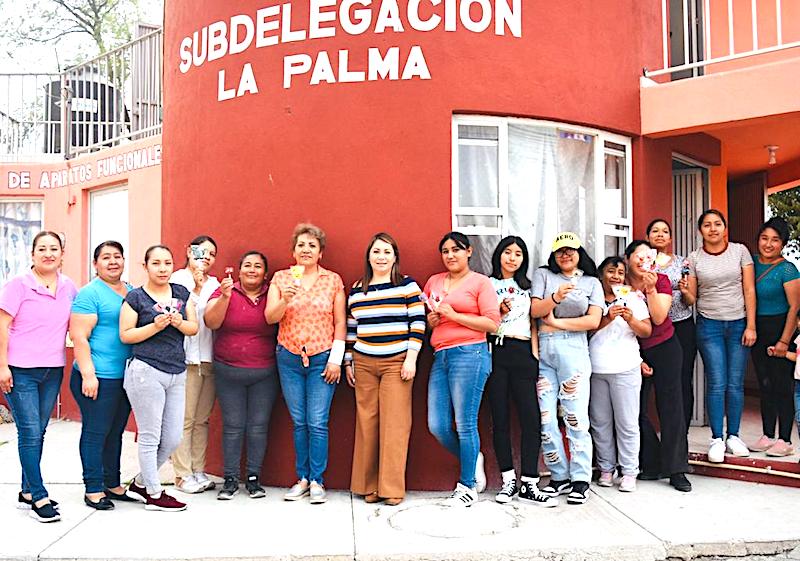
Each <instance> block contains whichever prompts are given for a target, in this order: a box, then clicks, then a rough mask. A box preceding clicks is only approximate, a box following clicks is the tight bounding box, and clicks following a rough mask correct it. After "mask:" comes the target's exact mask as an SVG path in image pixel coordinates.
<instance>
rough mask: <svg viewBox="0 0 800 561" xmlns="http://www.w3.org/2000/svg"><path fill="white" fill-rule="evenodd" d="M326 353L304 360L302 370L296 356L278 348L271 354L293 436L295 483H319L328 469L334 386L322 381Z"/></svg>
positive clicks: (301, 363) (279, 346) (327, 354)
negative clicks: (275, 364)
mask: <svg viewBox="0 0 800 561" xmlns="http://www.w3.org/2000/svg"><path fill="white" fill-rule="evenodd" d="M329 355H330V351H325V352H323V353H319V354H316V355H314V356H310V357H308V361H309V364H308V366H307V367H306V366H303V360H302V358H301V357H300V355H296V354H293V353H291V352H289V351H287V350H286V349H285V348H284V347H282V346H281V345H278V348H277V349H276V351H275V357H276V358H277V362H278V374H279V375H280V379H281V389H282V390H283V398H284V400H285V401H286V407H287V408H288V409H289V415H291V417H292V425H293V433H294V454H295V469H296V470H297V478H298V479H308V480H309V481H316V482H317V483H319V484H322V483H323V474H324V473H325V470H326V469H327V468H328V418H329V416H330V410H331V401H333V392H335V391H336V384H328V383H327V382H325V378H323V376H322V375H323V373H324V372H325V365H327V364H328V356H329Z"/></svg>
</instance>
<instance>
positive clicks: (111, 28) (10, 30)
mask: <svg viewBox="0 0 800 561" xmlns="http://www.w3.org/2000/svg"><path fill="white" fill-rule="evenodd" d="M14 1H15V0H0V13H4V14H10V16H9V17H8V18H7V20H6V21H5V22H4V24H3V26H2V28H0V38H2V39H3V40H4V41H5V42H6V43H8V44H10V45H13V46H14V47H15V48H24V47H26V46H30V45H36V44H58V42H59V41H61V40H62V39H64V38H65V37H68V36H71V35H82V36H84V37H86V38H87V39H90V41H87V42H85V44H86V45H87V47H84V48H82V49H80V50H79V52H78V53H76V54H75V56H74V58H73V60H66V61H62V64H63V65H65V66H71V65H73V64H76V63H78V62H80V61H81V60H86V59H88V58H92V57H94V56H97V55H99V54H102V53H104V52H106V51H108V50H110V49H113V48H114V47H116V46H119V45H121V44H123V43H126V42H128V41H130V40H131V38H132V37H131V33H132V30H133V24H134V23H135V22H136V20H137V18H138V16H139V2H140V0H26V7H25V10H24V11H20V10H17V9H11V5H12V2H14ZM81 43H82V44H84V42H83V41H82V42H81ZM9 54H11V53H9Z"/></svg>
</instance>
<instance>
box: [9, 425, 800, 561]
mask: <svg viewBox="0 0 800 561" xmlns="http://www.w3.org/2000/svg"><path fill="white" fill-rule="evenodd" d="M79 433H80V424H78V423H71V422H54V423H51V425H50V428H49V429H48V434H47V438H46V444H45V453H44V458H43V472H44V475H45V479H46V481H47V482H48V489H49V490H50V492H51V495H52V496H53V497H55V498H56V499H57V500H59V501H60V502H61V505H62V506H61V512H62V516H63V519H62V521H61V522H56V523H52V524H39V523H37V522H36V521H34V520H33V519H31V518H29V517H28V515H27V512H26V511H20V510H17V509H16V496H17V492H18V490H19V461H18V459H17V451H16V433H15V428H14V426H13V425H0V443H2V442H5V444H0V532H2V538H0V559H24V560H29V559H30V560H33V559H47V560H62V559H63V560H67V559H69V560H84V559H98V560H99V559H104V560H105V559H110V560H133V559H136V560H140V559H170V560H177V559H186V560H199V559H230V558H239V559H252V560H256V559H259V560H260V559H270V560H273V559H274V560H284V559H286V560H288V559H318V560H319V559H342V560H344V559H348V560H353V559H356V560H372V559H375V560H377V559H381V560H386V559H389V560H405V559H409V560H410V559H414V560H442V561H444V560H450V559H453V560H472V559H475V560H477V559H514V560H517V559H519V560H522V559H526V560H539V559H548V560H559V561H571V560H575V561H578V560H587V559H615V560H634V559H635V560H657V559H668V558H685V559H688V558H692V557H698V556H739V555H747V554H772V553H783V554H784V555H782V556H781V557H782V558H786V557H785V555H789V554H788V553H787V552H790V551H791V550H793V549H794V548H795V547H797V546H798V544H800V524H798V522H797V517H796V512H797V507H798V505H799V504H800V489H790V488H786V487H777V486H766V485H759V484H754V483H742V482H737V481H731V480H724V479H712V478H705V477H692V478H691V480H692V483H693V485H694V491H693V492H692V493H688V494H684V493H678V492H676V491H674V490H673V489H672V488H671V487H669V486H668V485H667V484H666V483H665V482H663V481H662V482H640V483H639V489H638V491H637V492H636V493H633V494H625V493H620V492H618V491H617V490H616V488H613V489H601V488H598V487H596V486H594V485H592V494H591V497H590V500H589V501H588V502H587V504H585V505H583V506H571V505H566V504H562V505H561V506H559V507H558V508H555V509H543V508H538V507H535V506H529V505H525V504H522V503H519V502H516V501H515V502H513V503H511V504H510V505H506V506H502V505H499V504H497V503H495V502H494V500H493V496H494V494H493V493H492V492H489V491H487V492H486V493H485V494H484V495H482V497H481V501H480V502H479V503H478V504H477V505H475V506H473V507H472V508H469V509H464V510H454V509H446V508H443V507H440V506H438V504H437V502H438V500H440V499H441V498H442V497H443V496H444V495H445V493H420V492H412V493H409V496H408V499H407V500H406V501H405V502H403V503H402V504H401V505H400V506H399V507H394V508H393V507H386V506H377V507H376V506H375V505H367V504H365V503H364V502H363V500H361V499H360V498H359V497H351V495H350V494H349V493H347V492H344V491H333V492H330V493H329V497H330V499H329V501H328V503H327V504H324V505H319V506H311V505H310V504H308V503H307V502H297V503H287V502H284V501H283V500H281V496H282V494H283V492H284V489H276V488H270V489H268V491H267V497H266V498H265V499H259V500H252V499H250V498H248V497H247V495H246V494H244V493H240V494H239V495H238V496H237V497H235V499H234V500H232V501H226V502H222V501H217V500H216V492H209V493H205V494H202V495H183V494H180V493H178V494H177V495H178V496H179V497H180V498H181V500H184V499H185V500H186V501H187V502H188V503H189V508H188V509H187V510H186V511H185V512H182V513H162V512H150V511H145V510H144V508H143V507H142V506H141V505H137V504H128V503H122V504H118V505H117V508H116V509H115V510H114V511H111V512H96V511H93V510H91V509H89V508H88V507H86V506H85V505H84V504H83V502H82V494H83V485H82V484H81V479H80V473H81V467H80V459H79V457H78V438H79ZM136 469H137V468H136V459H135V445H134V444H133V442H132V440H131V439H129V440H127V441H126V444H125V453H124V458H123V475H125V476H126V477H130V476H132V475H133V474H134V473H135V471H136ZM163 476H164V479H165V480H167V481H168V480H170V479H171V473H169V471H167V470H165V472H164V473H163ZM562 503H563V501H562ZM798 558H800V556H798Z"/></svg>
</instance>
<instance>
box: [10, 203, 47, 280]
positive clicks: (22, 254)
mask: <svg viewBox="0 0 800 561" xmlns="http://www.w3.org/2000/svg"><path fill="white" fill-rule="evenodd" d="M41 229H42V203H40V202H37V201H21V202H13V201H4V202H0V285H2V284H5V283H6V282H8V280H9V279H11V278H12V277H15V276H17V275H19V274H22V273H23V272H25V271H27V270H28V269H29V268H30V264H31V255H30V254H31V243H33V237H34V236H35V235H36V234H37V233H38V232H39V231H40V230H41Z"/></svg>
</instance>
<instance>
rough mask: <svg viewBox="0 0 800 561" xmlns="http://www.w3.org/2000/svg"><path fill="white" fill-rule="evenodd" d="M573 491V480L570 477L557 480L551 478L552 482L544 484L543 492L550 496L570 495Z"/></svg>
mask: <svg viewBox="0 0 800 561" xmlns="http://www.w3.org/2000/svg"><path fill="white" fill-rule="evenodd" d="M571 491H572V482H571V481H570V480H569V479H565V480H564V481H557V480H554V479H551V480H550V482H549V483H548V484H547V485H545V486H544V488H543V489H542V493H544V494H545V495H547V496H548V497H553V498H555V497H558V496H559V495H568V494H569V493H570V492H571Z"/></svg>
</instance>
